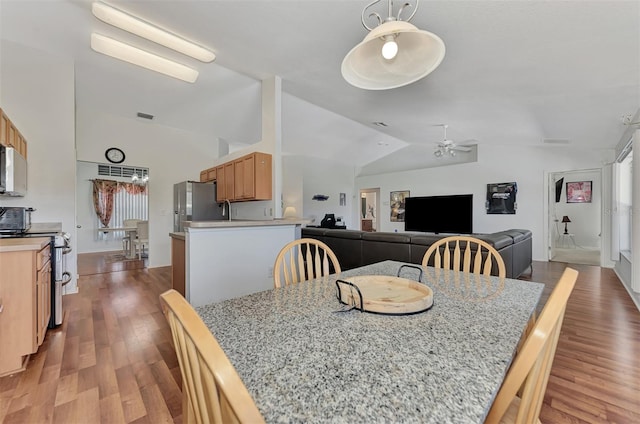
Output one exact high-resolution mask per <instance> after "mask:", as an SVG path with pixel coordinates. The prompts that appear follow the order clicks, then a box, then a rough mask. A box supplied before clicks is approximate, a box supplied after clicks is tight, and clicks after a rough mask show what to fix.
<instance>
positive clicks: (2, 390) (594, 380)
mask: <svg viewBox="0 0 640 424" xmlns="http://www.w3.org/2000/svg"><path fill="white" fill-rule="evenodd" d="M96 266H97V267H99V265H98V264H97V265H96ZM564 267H565V264H562V263H555V262H549V263H546V262H536V263H534V269H533V275H532V276H531V277H527V278H524V279H531V280H533V281H538V282H543V283H546V284H547V288H546V289H545V293H544V294H543V301H546V298H547V297H548V294H549V293H550V291H551V289H552V287H553V285H554V283H555V282H556V281H557V280H558V278H559V277H560V274H561V273H562V270H563V269H564ZM573 267H574V268H576V269H577V270H578V271H580V276H579V279H578V283H577V285H576V288H575V289H574V292H573V294H572V295H571V298H570V299H569V304H568V306H567V312H566V317H565V321H564V325H563V328H562V334H561V335H560V341H559V344H558V349H557V353H556V358H555V361H554V364H553V368H552V371H551V377H550V379H549V385H548V388H547V394H546V397H545V404H544V406H543V409H542V412H541V416H540V419H541V421H542V422H543V423H607V422H610V423H613V422H615V423H638V422H640V313H639V312H638V310H637V309H636V307H635V305H634V304H633V302H632V301H631V299H630V297H629V295H628V294H627V292H626V290H625V289H624V288H623V287H622V285H621V284H620V282H619V281H618V279H617V277H616V276H615V274H614V273H613V271H612V270H610V269H600V268H599V267H594V266H587V265H573ZM85 272H86V274H85V275H84V276H82V277H81V278H80V281H79V287H80V293H78V294H74V295H68V296H65V297H64V307H65V317H64V323H63V325H62V326H61V327H60V328H58V329H55V330H49V331H48V333H47V337H46V339H45V341H44V343H43V345H42V346H41V347H40V349H39V351H38V353H36V354H34V355H32V358H31V360H30V362H29V365H28V367H27V370H26V371H25V372H23V373H20V374H16V375H13V376H9V377H4V378H0V421H2V422H3V423H50V422H54V423H97V422H102V423H162V422H176V423H181V422H182V415H181V406H182V405H181V401H182V397H181V392H180V385H181V383H180V371H179V368H178V363H177V360H176V357H175V354H174V351H173V348H172V345H171V342H170V334H169V329H168V327H167V324H166V321H165V318H164V316H163V315H162V312H161V311H160V308H159V302H158V295H159V294H160V293H161V292H163V291H164V290H166V289H168V288H169V286H170V280H171V269H170V267H165V268H153V269H146V268H142V269H132V270H126V271H117V272H110V273H95V272H94V273H92V272H90V269H89V270H87V271H85Z"/></svg>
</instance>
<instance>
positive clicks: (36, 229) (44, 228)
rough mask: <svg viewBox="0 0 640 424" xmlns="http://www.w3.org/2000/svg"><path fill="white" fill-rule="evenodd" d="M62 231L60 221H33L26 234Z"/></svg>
mask: <svg viewBox="0 0 640 424" xmlns="http://www.w3.org/2000/svg"><path fill="white" fill-rule="evenodd" d="M60 232H62V223H61V222H33V223H31V228H29V229H28V230H27V234H31V235H33V234H54V233H60Z"/></svg>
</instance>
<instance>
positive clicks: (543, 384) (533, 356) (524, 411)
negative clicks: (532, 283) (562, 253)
mask: <svg viewBox="0 0 640 424" xmlns="http://www.w3.org/2000/svg"><path fill="white" fill-rule="evenodd" d="M577 279H578V272H577V271H576V270H574V269H571V268H566V269H565V271H564V273H563V274H562V276H561V277H560V280H559V281H558V284H557V285H556V287H555V288H554V289H553V292H552V293H551V295H550V296H549V299H548V300H547V303H546V304H545V306H544V308H543V309H542V312H541V313H540V317H539V318H538V320H537V321H536V323H535V325H534V327H533V329H532V331H531V332H530V333H529V335H528V337H527V339H526V340H525V342H524V344H523V345H522V348H521V349H520V350H519V352H518V354H517V356H516V357H515V359H514V360H513V363H512V364H511V368H509V371H508V372H507V375H506V377H505V379H504V381H503V383H502V386H501V387H500V390H499V391H498V394H497V395H496V398H495V400H494V401H493V405H491V409H490V410H489V414H488V415H487V419H486V420H485V423H489V424H493V423H499V422H514V423H522V424H530V423H536V422H539V418H538V417H539V415H540V409H541V408H542V401H543V399H544V392H545V390H546V388H547V383H548V381H549V374H550V372H551V365H552V363H553V357H554V355H555V352H556V348H557V346H558V339H559V337H560V329H561V328H562V322H563V319H564V314H565V310H566V307H567V302H568V301H569V296H570V295H571V292H572V291H573V288H574V286H575V284H576V280H577ZM518 392H520V393H521V396H520V397H518ZM514 410H515V411H514Z"/></svg>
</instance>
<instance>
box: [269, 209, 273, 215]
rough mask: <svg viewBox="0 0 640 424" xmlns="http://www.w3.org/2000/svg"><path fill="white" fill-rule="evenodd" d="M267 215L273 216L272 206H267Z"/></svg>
mask: <svg viewBox="0 0 640 424" xmlns="http://www.w3.org/2000/svg"><path fill="white" fill-rule="evenodd" d="M269 216H273V208H269Z"/></svg>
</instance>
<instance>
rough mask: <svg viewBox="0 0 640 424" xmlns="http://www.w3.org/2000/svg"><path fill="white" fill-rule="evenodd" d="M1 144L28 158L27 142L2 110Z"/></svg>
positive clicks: (0, 125)
mask: <svg viewBox="0 0 640 424" xmlns="http://www.w3.org/2000/svg"><path fill="white" fill-rule="evenodd" d="M0 144H1V145H3V146H8V147H13V148H14V149H16V151H17V152H18V153H19V154H21V155H22V157H24V158H25V159H26V158H27V140H26V139H25V138H24V137H23V136H22V134H21V133H20V131H18V129H17V128H16V127H15V125H13V122H11V120H10V119H9V117H8V116H7V114H6V113H5V112H4V111H3V110H2V109H0Z"/></svg>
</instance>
